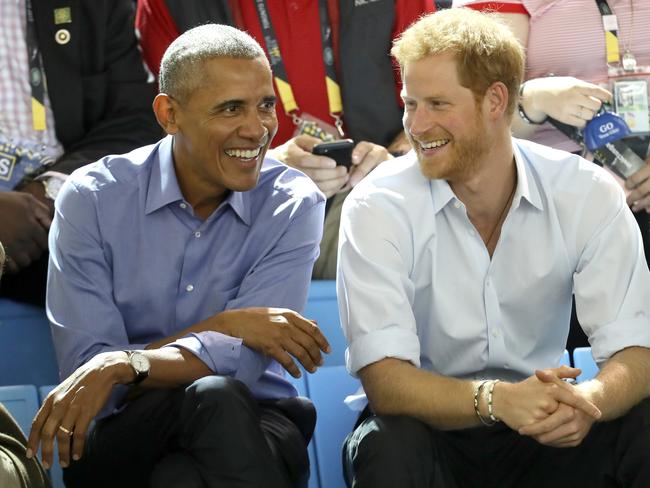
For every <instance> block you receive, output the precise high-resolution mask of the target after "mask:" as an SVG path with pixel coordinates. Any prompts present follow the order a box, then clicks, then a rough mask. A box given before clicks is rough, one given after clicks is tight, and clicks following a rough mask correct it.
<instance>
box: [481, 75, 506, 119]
mask: <svg viewBox="0 0 650 488" xmlns="http://www.w3.org/2000/svg"><path fill="white" fill-rule="evenodd" d="M483 109H484V110H485V114H486V116H487V117H488V118H490V119H491V120H497V119H499V118H501V117H503V116H504V114H505V113H506V111H507V110H508V87H506V85H504V84H503V83H502V82H501V81H495V82H494V83H492V85H490V86H489V87H488V89H487V90H486V92H485V97H484V98H483Z"/></svg>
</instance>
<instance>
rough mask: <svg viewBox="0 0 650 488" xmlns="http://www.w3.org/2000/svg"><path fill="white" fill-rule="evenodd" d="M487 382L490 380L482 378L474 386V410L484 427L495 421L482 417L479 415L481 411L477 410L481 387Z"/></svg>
mask: <svg viewBox="0 0 650 488" xmlns="http://www.w3.org/2000/svg"><path fill="white" fill-rule="evenodd" d="M489 382H490V380H483V381H481V382H480V383H478V384H477V385H476V386H474V412H475V413H476V416H477V417H478V419H479V420H480V421H481V423H482V424H483V425H485V426H486V427H490V426H492V425H494V424H495V422H490V420H489V419H487V418H485V417H483V415H481V411H480V410H479V400H480V398H481V393H482V391H483V387H484V386H485V385H486V384H488V383H489Z"/></svg>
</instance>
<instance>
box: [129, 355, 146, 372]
mask: <svg viewBox="0 0 650 488" xmlns="http://www.w3.org/2000/svg"><path fill="white" fill-rule="evenodd" d="M131 364H132V365H133V368H134V369H135V370H136V371H137V372H138V373H147V372H148V371H149V360H148V359H147V357H146V356H145V355H144V354H140V353H139V352H135V353H133V354H132V355H131Z"/></svg>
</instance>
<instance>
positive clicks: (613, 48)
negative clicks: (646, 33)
mask: <svg viewBox="0 0 650 488" xmlns="http://www.w3.org/2000/svg"><path fill="white" fill-rule="evenodd" d="M596 4H597V5H598V11H599V12H600V16H601V17H602V19H603V28H604V29H605V48H606V50H607V63H608V64H612V63H619V62H620V61H621V56H620V52H619V47H618V21H617V19H616V15H614V13H613V12H612V9H611V8H610V7H609V4H608V3H607V0H596Z"/></svg>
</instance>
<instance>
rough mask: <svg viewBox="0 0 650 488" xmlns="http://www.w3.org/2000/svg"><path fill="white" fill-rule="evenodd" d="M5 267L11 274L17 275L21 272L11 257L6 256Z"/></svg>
mask: <svg viewBox="0 0 650 488" xmlns="http://www.w3.org/2000/svg"><path fill="white" fill-rule="evenodd" d="M5 267H6V268H7V271H8V272H9V273H17V272H18V271H19V270H20V267H19V266H18V264H17V263H16V261H14V260H13V258H12V257H11V256H9V255H6V256H5Z"/></svg>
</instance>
